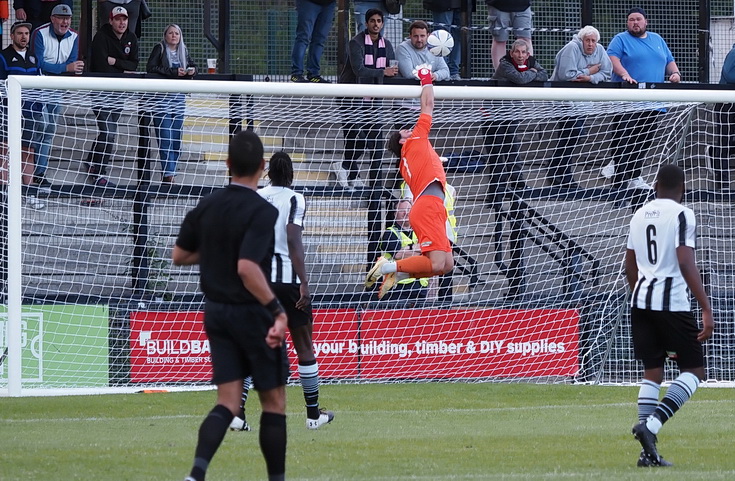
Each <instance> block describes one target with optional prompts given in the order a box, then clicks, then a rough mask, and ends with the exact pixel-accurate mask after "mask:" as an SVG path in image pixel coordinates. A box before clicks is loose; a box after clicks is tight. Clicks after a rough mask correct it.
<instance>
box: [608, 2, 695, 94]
mask: <svg viewBox="0 0 735 481" xmlns="http://www.w3.org/2000/svg"><path fill="white" fill-rule="evenodd" d="M647 26H648V15H647V14H646V11H645V10H643V9H642V8H640V7H633V8H631V9H630V11H629V12H628V30H627V31H625V32H621V33H619V34H617V35H615V37H613V39H612V41H611V42H610V45H609V46H608V47H607V54H608V55H609V56H610V61H611V62H612V64H613V74H612V81H613V82H628V83H631V84H634V83H639V82H663V81H664V77H665V76H666V75H668V76H669V80H670V81H671V82H674V83H678V82H681V74H680V73H679V68H678V67H677V66H676V62H675V61H674V56H673V55H672V54H671V50H669V46H668V45H666V41H665V40H664V39H663V38H661V35H659V34H657V33H654V32H649V31H647V30H646V27H647Z"/></svg>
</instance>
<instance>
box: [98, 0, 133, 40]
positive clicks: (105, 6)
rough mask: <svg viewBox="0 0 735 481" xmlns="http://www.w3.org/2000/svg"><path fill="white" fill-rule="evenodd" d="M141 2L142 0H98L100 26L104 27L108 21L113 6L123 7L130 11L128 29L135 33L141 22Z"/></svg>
mask: <svg viewBox="0 0 735 481" xmlns="http://www.w3.org/2000/svg"><path fill="white" fill-rule="evenodd" d="M141 3H142V2H141V0H97V25H98V28H102V26H103V25H105V24H106V23H107V19H108V18H110V12H112V9H113V8H115V7H123V8H124V9H125V11H127V12H128V30H130V31H131V32H133V33H135V32H136V30H135V29H136V27H137V26H138V22H139V20H138V17H139V15H140V4H141ZM98 31H99V30H98Z"/></svg>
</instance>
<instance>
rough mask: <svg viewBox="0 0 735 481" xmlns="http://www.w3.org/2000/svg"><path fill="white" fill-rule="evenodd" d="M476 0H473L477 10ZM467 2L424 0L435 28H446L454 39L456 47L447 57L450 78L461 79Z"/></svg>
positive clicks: (462, 0)
mask: <svg viewBox="0 0 735 481" xmlns="http://www.w3.org/2000/svg"><path fill="white" fill-rule="evenodd" d="M476 3H477V2H476V0H473V1H472V11H473V12H474V11H475V7H476ZM466 4H467V2H465V1H464V0H424V8H425V9H427V10H429V11H430V12H431V14H432V17H433V20H434V30H437V29H442V30H446V31H447V32H449V33H450V34H451V35H452V38H453V39H454V48H452V51H451V53H450V54H449V55H447V57H446V62H447V66H448V67H449V78H450V80H461V79H462V77H461V76H460V75H459V66H460V62H461V61H462V30H461V27H462V12H463V10H462V9H463V7H465V6H466Z"/></svg>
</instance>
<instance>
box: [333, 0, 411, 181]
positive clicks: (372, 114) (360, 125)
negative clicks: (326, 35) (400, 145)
mask: <svg viewBox="0 0 735 481" xmlns="http://www.w3.org/2000/svg"><path fill="white" fill-rule="evenodd" d="M365 15H366V16H367V17H368V18H367V19H366V22H367V28H366V29H365V30H363V31H361V32H359V33H358V34H357V35H355V36H354V37H353V38H352V39H351V40H350V43H349V46H348V56H347V61H346V62H345V66H344V69H343V70H342V72H341V73H340V76H339V81H340V83H359V84H371V83H377V84H380V83H383V77H394V76H396V75H397V74H398V67H397V66H390V62H391V61H392V60H394V59H395V52H394V51H393V45H391V43H390V42H389V41H388V39H386V38H385V37H383V36H382V35H381V34H380V31H381V30H382V28H383V18H384V16H383V12H382V11H380V10H378V9H372V10H368V11H367V12H366V13H365ZM338 105H339V106H340V110H341V111H342V118H343V121H342V133H343V135H344V139H345V148H344V160H343V161H342V162H335V163H334V164H333V165H332V170H333V172H334V174H335V176H336V178H337V182H338V183H339V185H340V186H342V188H344V189H349V190H354V189H355V188H356V187H362V186H363V185H364V184H363V182H362V180H360V178H359V177H358V174H359V168H358V165H357V159H359V158H360V157H362V155H363V154H366V153H367V154H369V155H370V159H371V161H370V169H369V170H368V176H369V178H370V184H371V186H372V185H374V184H375V181H376V180H377V178H378V174H379V173H380V164H381V161H382V160H383V148H382V146H381V145H380V144H381V143H382V142H381V141H380V131H381V127H382V125H381V123H380V122H379V120H380V117H381V111H382V103H381V102H380V101H379V100H376V99H368V100H363V99H355V98H344V99H339V100H338Z"/></svg>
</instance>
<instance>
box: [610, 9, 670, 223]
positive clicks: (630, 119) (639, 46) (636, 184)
mask: <svg viewBox="0 0 735 481" xmlns="http://www.w3.org/2000/svg"><path fill="white" fill-rule="evenodd" d="M647 27H648V14H647V13H646V11H645V10H644V9H642V8H641V7H633V8H631V9H630V10H629V11H628V28H627V30H626V31H625V32H621V33H619V34H617V35H615V37H613V39H612V41H610V45H609V46H608V47H607V54H608V56H609V57H610V62H612V66H613V73H612V78H611V80H612V81H613V82H627V83H629V84H637V83H642V82H647V83H663V82H664V81H665V77H666V75H668V76H669V81H671V82H674V83H678V82H681V74H680V73H679V67H677V66H676V62H675V61H674V56H673V55H672V54H671V50H670V49H669V46H668V45H667V44H666V41H665V40H664V39H663V38H661V36H660V35H659V34H657V33H654V32H649V31H648V30H647ZM660 113H661V111H660V110H657V109H650V110H641V111H636V112H632V113H627V114H623V115H617V116H615V118H614V119H613V120H614V121H615V122H616V124H617V125H618V126H619V130H617V131H616V135H615V137H614V138H613V140H612V152H613V159H612V162H611V163H610V164H609V165H607V166H606V167H605V168H603V171H602V175H603V176H605V177H612V185H613V187H614V188H618V189H621V191H622V190H626V189H627V190H628V191H631V192H633V199H634V204H635V203H638V204H640V203H642V201H644V200H645V197H646V196H647V195H648V193H649V192H650V191H651V186H650V185H648V184H647V183H646V181H645V180H644V179H643V177H641V169H642V167H643V162H644V161H645V154H646V152H647V150H648V148H649V147H650V145H651V141H652V136H653V133H654V132H655V130H656V128H655V127H656V125H655V124H656V122H657V118H658V115H659V114H660ZM633 208H634V209H637V206H636V205H634V206H633Z"/></svg>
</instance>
